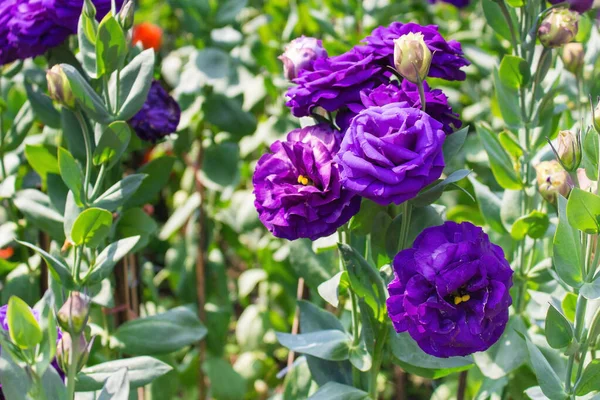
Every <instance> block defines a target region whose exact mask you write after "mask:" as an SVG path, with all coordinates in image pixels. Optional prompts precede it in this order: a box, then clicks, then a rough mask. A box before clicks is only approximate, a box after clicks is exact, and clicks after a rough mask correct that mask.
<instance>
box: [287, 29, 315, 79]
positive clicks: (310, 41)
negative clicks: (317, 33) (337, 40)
mask: <svg viewBox="0 0 600 400" xmlns="http://www.w3.org/2000/svg"><path fill="white" fill-rule="evenodd" d="M319 58H327V50H325V49H324V48H323V42H322V41H321V40H318V39H315V38H311V37H306V36H301V37H299V38H296V39H294V40H292V41H291V42H290V43H289V44H288V45H287V46H286V47H285V51H284V53H283V54H282V55H281V56H279V59H280V60H281V62H283V70H284V75H285V77H286V78H287V79H289V80H290V81H291V80H293V79H296V78H297V77H298V72H300V71H301V70H303V69H306V68H307V67H308V66H310V65H311V64H312V62H313V61H314V60H316V59H319Z"/></svg>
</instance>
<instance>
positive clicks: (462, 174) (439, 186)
mask: <svg viewBox="0 0 600 400" xmlns="http://www.w3.org/2000/svg"><path fill="white" fill-rule="evenodd" d="M470 173H471V171H470V170H468V169H459V170H458V171H454V172H453V173H451V174H450V175H448V177H447V178H446V179H444V180H441V181H438V182H437V183H435V184H433V185H430V186H428V187H427V188H425V189H423V190H422V191H421V192H420V193H419V194H418V195H417V196H416V197H415V198H413V199H412V200H410V201H411V203H413V204H414V205H416V206H418V207H423V206H427V205H429V204H432V203H434V202H435V201H436V200H437V199H439V198H440V196H441V195H442V193H443V192H444V190H447V189H448V187H449V186H451V185H452V184H453V183H456V182H458V181H460V180H461V179H464V178H466V177H467V176H468V175H469V174H470Z"/></svg>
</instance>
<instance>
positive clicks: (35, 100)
mask: <svg viewBox="0 0 600 400" xmlns="http://www.w3.org/2000/svg"><path fill="white" fill-rule="evenodd" d="M24 85H25V91H26V92H27V98H28V99H29V102H30V104H31V108H32V109H33V112H34V114H35V116H36V117H38V119H39V120H40V121H42V123H43V124H44V125H48V126H49V127H51V128H54V129H58V128H60V113H59V112H58V111H56V108H54V105H53V104H52V100H51V99H50V97H48V96H46V94H44V93H43V92H42V91H41V90H40V89H39V88H35V89H34V88H33V86H32V85H31V83H29V82H28V81H27V78H26V80H25V82H24Z"/></svg>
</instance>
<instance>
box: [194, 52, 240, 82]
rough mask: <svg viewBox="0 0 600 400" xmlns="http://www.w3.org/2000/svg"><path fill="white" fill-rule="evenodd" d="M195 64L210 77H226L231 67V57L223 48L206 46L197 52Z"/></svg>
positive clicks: (209, 78)
mask: <svg viewBox="0 0 600 400" xmlns="http://www.w3.org/2000/svg"><path fill="white" fill-rule="evenodd" d="M194 61H195V63H194V66H195V67H196V68H197V69H198V70H199V71H200V72H202V74H204V75H205V76H206V78H208V80H209V81H210V80H212V79H221V78H225V77H226V76H227V75H228V74H229V73H230V72H229V71H230V69H231V57H230V56H229V54H228V53H227V52H225V51H223V50H221V49H215V48H211V47H208V48H205V49H202V50H199V51H198V52H197V53H196V57H195V60H194Z"/></svg>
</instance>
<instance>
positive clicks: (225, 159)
mask: <svg viewBox="0 0 600 400" xmlns="http://www.w3.org/2000/svg"><path fill="white" fill-rule="evenodd" d="M239 161H240V149H239V146H238V145H237V143H230V142H226V143H220V144H211V145H210V146H208V147H207V148H206V150H205V152H204V159H203V162H202V165H203V167H202V174H203V176H204V178H205V180H206V183H207V185H210V184H212V185H214V186H215V188H216V189H217V190H220V189H223V188H224V187H226V186H231V185H235V184H236V183H237V181H239V167H238V164H239Z"/></svg>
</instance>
